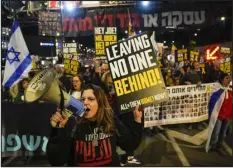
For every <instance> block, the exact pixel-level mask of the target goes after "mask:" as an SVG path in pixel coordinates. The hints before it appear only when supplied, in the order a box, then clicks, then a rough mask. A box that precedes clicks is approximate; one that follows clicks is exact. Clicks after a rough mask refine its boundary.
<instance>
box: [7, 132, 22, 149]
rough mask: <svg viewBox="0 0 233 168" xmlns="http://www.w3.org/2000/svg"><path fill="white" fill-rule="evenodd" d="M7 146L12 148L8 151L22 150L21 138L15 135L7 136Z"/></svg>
mask: <svg viewBox="0 0 233 168" xmlns="http://www.w3.org/2000/svg"><path fill="white" fill-rule="evenodd" d="M7 144H8V145H9V146H12V147H7V148H6V151H17V150H19V149H20V148H21V141H20V138H19V136H18V135H15V134H10V135H8V136H7Z"/></svg>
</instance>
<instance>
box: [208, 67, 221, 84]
mask: <svg viewBox="0 0 233 168" xmlns="http://www.w3.org/2000/svg"><path fill="white" fill-rule="evenodd" d="M223 73H224V72H223V71H221V70H215V69H214V68H213V67H210V68H209V70H208V71H207V73H206V77H205V83H212V82H216V81H218V80H219V77H220V76H221V75H222V74H223Z"/></svg>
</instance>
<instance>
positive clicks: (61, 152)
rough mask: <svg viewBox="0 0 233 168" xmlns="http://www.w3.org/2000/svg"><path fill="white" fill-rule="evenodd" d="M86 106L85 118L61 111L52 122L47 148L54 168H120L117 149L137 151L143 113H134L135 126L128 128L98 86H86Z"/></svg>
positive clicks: (82, 98)
mask: <svg viewBox="0 0 233 168" xmlns="http://www.w3.org/2000/svg"><path fill="white" fill-rule="evenodd" d="M81 101H82V102H83V104H84V106H85V109H86V110H85V112H84V115H83V117H78V116H75V117H74V116H72V117H69V118H68V117H67V116H66V115H65V114H64V113H63V114H61V112H60V110H59V109H58V110H57V112H56V113H55V114H53V115H52V117H51V121H54V122H56V123H59V124H58V127H57V128H53V130H52V133H51V136H50V138H49V141H48V145H47V150H46V152H47V157H48V161H49V163H50V164H51V165H52V166H65V165H66V166H81V167H84V166H91V167H92V166H120V161H119V156H118V154H117V152H116V147H117V146H119V147H120V148H121V149H122V150H135V149H136V148H137V147H138V146H139V144H140V142H141V139H142V130H143V126H142V124H141V122H142V111H141V110H139V106H138V105H137V106H136V107H135V109H134V111H133V116H134V125H133V126H132V127H131V128H128V127H126V126H125V125H124V124H123V123H122V122H121V121H120V120H119V119H118V118H117V117H116V116H115V115H114V112H113V111H112V108H111V106H110V105H109V102H108V100H107V97H106V95H105V93H104V91H103V89H101V88H100V87H99V86H96V85H86V86H85V88H84V90H83V91H82V93H81Z"/></svg>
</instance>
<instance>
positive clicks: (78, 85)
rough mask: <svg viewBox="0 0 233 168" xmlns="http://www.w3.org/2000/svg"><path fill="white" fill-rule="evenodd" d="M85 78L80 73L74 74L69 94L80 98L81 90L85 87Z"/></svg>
mask: <svg viewBox="0 0 233 168" xmlns="http://www.w3.org/2000/svg"><path fill="white" fill-rule="evenodd" d="M83 85H84V83H83V78H82V76H80V75H74V76H73V79H72V89H71V90H70V91H69V94H70V95H71V96H73V97H74V98H75V99H77V100H80V98H81V91H82V89H83Z"/></svg>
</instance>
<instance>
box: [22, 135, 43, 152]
mask: <svg viewBox="0 0 233 168" xmlns="http://www.w3.org/2000/svg"><path fill="white" fill-rule="evenodd" d="M40 141H41V137H40V136H36V142H35V143H34V136H32V135H30V136H29V143H28V142H27V136H26V135H23V136H22V142H23V145H24V147H25V148H26V149H27V150H29V151H34V150H36V149H37V148H38V147H39V145H40Z"/></svg>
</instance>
